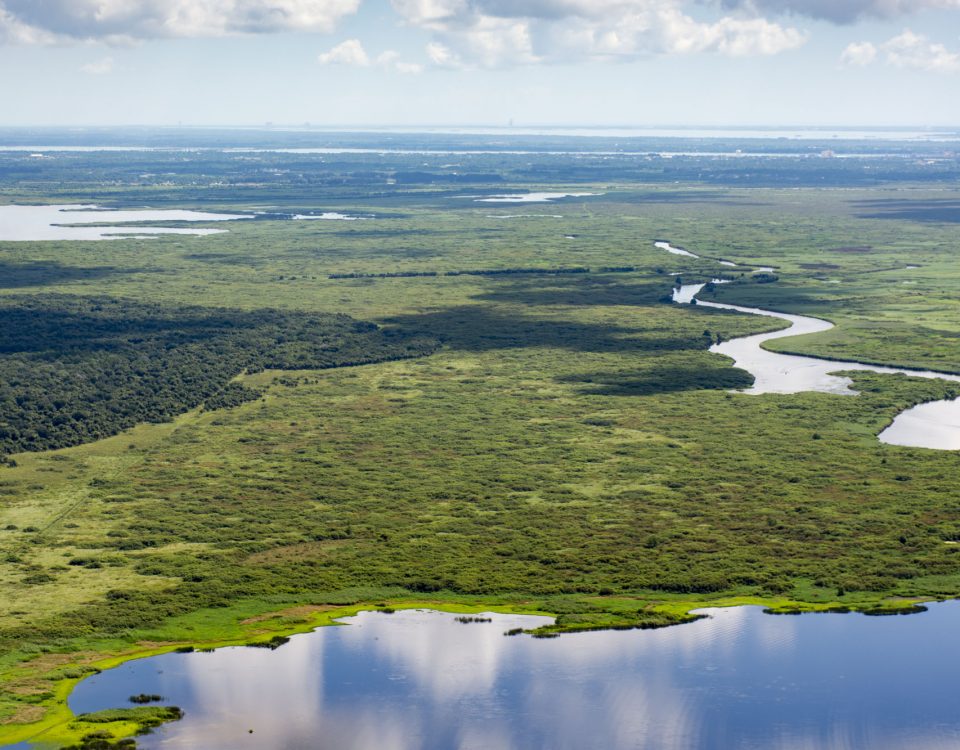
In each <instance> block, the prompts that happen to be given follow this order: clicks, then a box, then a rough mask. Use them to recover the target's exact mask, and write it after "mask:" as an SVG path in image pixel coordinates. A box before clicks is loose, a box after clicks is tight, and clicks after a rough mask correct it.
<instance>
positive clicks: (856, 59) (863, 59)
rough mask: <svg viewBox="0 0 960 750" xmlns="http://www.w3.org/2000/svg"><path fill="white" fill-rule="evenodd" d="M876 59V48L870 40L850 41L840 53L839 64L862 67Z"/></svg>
mask: <svg viewBox="0 0 960 750" xmlns="http://www.w3.org/2000/svg"><path fill="white" fill-rule="evenodd" d="M876 59H877V48H876V46H875V45H873V44H871V43H870V42H851V43H850V44H848V45H847V47H846V49H845V50H844V51H843V52H842V53H841V54H840V64H841V65H843V66H844V67H848V68H862V67H864V66H866V65H869V64H870V63H872V62H873V61H874V60H876Z"/></svg>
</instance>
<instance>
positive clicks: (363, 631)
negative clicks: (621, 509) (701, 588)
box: [70, 602, 960, 750]
mask: <svg viewBox="0 0 960 750" xmlns="http://www.w3.org/2000/svg"><path fill="white" fill-rule="evenodd" d="M706 612H707V614H709V615H710V617H709V619H705V620H701V621H699V622H696V623H693V624H690V625H683V626H679V627H674V628H668V629H665V630H658V631H615V632H609V631H608V632H593V633H581V634H572V635H564V636H562V637H561V638H557V639H548V640H543V639H534V638H530V637H529V636H517V637H505V636H504V635H503V632H504V631H505V630H507V629H509V628H511V627H519V626H521V625H522V626H525V627H533V626H536V625H537V624H539V623H541V622H543V621H544V620H543V619H542V618H528V617H518V616H507V615H488V616H489V617H490V618H491V619H492V620H493V621H492V622H490V623H474V624H466V625H465V624H460V623H458V622H457V621H456V620H455V618H454V616H453V615H448V614H441V613H436V612H424V611H414V612H398V613H396V614H393V615H388V614H383V613H373V612H367V613H361V614H359V615H357V616H356V617H353V618H349V620H348V622H349V623H350V625H349V626H346V627H335V628H322V629H320V630H318V631H316V632H314V633H310V634H305V635H300V636H295V637H293V638H292V639H291V641H290V643H288V644H287V645H285V646H283V647H281V648H280V649H278V650H277V651H264V650H260V649H252V648H232V649H223V650H220V651H216V652H213V653H193V654H169V655H166V656H162V657H156V658H152V659H145V660H142V661H138V662H132V663H129V664H127V665H124V666H122V667H120V668H117V669H115V670H111V671H108V672H104V673H103V674H101V675H97V676H95V677H92V678H90V679H88V680H86V681H84V682H83V683H81V684H80V685H79V686H78V688H77V689H76V691H75V692H74V694H73V696H71V699H70V705H71V707H72V708H73V709H74V711H78V712H80V711H91V710H97V709H101V708H107V707H113V706H122V705H124V704H125V702H126V698H127V696H128V695H130V694H132V693H139V692H147V693H160V694H162V695H165V696H166V697H167V699H168V700H169V702H171V703H175V704H177V705H180V706H182V707H183V708H185V709H186V711H187V715H186V718H184V719H183V721H181V722H179V723H177V724H172V725H168V726H167V727H164V728H163V729H162V730H160V731H158V732H157V733H156V734H154V735H152V736H150V737H147V738H144V739H143V740H142V745H143V746H144V747H147V748H151V747H163V748H176V747H190V748H196V747H203V748H207V749H209V750H215V749H217V748H224V749H226V748H231V749H233V748H237V747H250V748H258V749H259V748H284V749H289V750H296V749H299V748H337V749H338V750H339V749H341V748H348V749H349V748H388V749H390V748H395V749H396V750H415V749H421V750H433V749H440V748H443V749H447V748H457V749H458V750H459V749H463V750H466V749H468V748H478V749H479V748H484V749H485V750H489V749H491V748H493V749H496V748H504V749H507V748H524V749H527V748H551V749H553V748H557V749H563V748H571V749H573V748H576V749H577V750H582V749H583V748H604V749H605V750H606V749H610V748H631V749H634V748H658V749H659V750H669V749H670V748H711V749H712V748H724V749H726V748H764V749H766V748H784V749H785V750H787V749H790V750H792V749H793V748H879V749H880V750H884V749H886V748H903V747H923V748H938V747H957V746H960V745H958V743H960V712H958V710H957V709H958V708H960V697H958V696H960V692H958V691H957V688H958V687H960V673H958V670H957V668H956V667H957V665H958V664H960V641H958V639H956V638H955V637H954V634H955V632H956V628H957V626H958V625H960V604H958V603H956V602H949V603H944V604H936V605H931V609H930V612H928V613H924V614H921V615H914V616H910V617H882V618H880V617H864V616H861V615H838V614H831V615H807V616H803V617H772V616H769V615H764V614H762V613H761V611H760V610H759V609H758V608H755V607H744V608H733V609H722V610H707V611H706ZM250 729H252V730H253V734H250V733H249V730H250Z"/></svg>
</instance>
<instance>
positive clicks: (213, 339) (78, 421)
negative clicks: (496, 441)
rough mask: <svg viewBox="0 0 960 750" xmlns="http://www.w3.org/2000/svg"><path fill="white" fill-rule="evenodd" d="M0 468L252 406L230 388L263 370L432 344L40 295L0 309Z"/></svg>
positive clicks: (361, 360) (269, 316) (324, 317)
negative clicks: (203, 412)
mask: <svg viewBox="0 0 960 750" xmlns="http://www.w3.org/2000/svg"><path fill="white" fill-rule="evenodd" d="M0 321H2V325H0V456H4V455H9V454H11V453H17V452H20V451H38V450H49V449H52V448H62V447H66V446H69V445H77V444H80V443H84V442H88V441H91V440H97V439H100V438H103V437H107V436H109V435H113V434H115V433H117V432H119V431H121V430H123V429H126V428H128V427H131V426H132V425H134V424H136V423H138V422H145V421H146V422H161V421H165V420H168V419H170V418H172V417H173V416H175V415H176V414H180V413H182V412H184V411H187V410H189V409H192V408H194V407H196V406H199V405H201V404H205V405H206V406H207V407H208V408H221V407H225V406H233V405H236V404H239V403H242V402H243V401H245V400H248V399H250V398H255V397H256V396H257V393H256V391H253V390H251V389H249V388H245V387H243V386H241V385H239V384H237V383H231V381H232V380H233V378H235V377H236V376H237V375H239V374H241V373H243V372H256V371H259V370H263V369H267V368H277V369H301V368H309V369H319V368H330V367H344V366H348V365H360V364H368V363H372V362H383V361H386V360H393V359H401V358H405V357H412V356H419V355H422V354H425V353H428V352H430V351H432V350H433V349H434V348H435V342H434V341H433V340H431V339H429V338H426V337H422V336H421V337H411V336H408V335H405V334H403V333H401V332H398V331H394V330H382V329H380V328H378V327H377V326H375V325H373V324H372V323H365V322H360V321H357V320H355V319H353V318H351V317H349V316H347V315H333V314H321V313H313V314H306V313H298V314H292V313H285V312H279V311H276V310H258V311H256V312H242V311H236V310H229V309H211V308H200V307H178V308H176V309H171V308H166V307H163V306H162V305H158V304H149V303H141V302H133V301H130V300H124V299H108V298H99V297H96V298H91V297H73V296H68V295H44V296H42V297H41V296H24V297H11V298H9V299H6V300H4V301H3V302H2V303H0Z"/></svg>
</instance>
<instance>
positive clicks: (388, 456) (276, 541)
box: [0, 136, 960, 746]
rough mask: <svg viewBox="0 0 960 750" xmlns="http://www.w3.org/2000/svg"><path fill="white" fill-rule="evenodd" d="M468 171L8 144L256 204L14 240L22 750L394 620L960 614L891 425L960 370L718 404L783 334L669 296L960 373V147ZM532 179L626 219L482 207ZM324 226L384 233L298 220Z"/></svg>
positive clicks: (63, 740)
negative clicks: (208, 223)
mask: <svg viewBox="0 0 960 750" xmlns="http://www.w3.org/2000/svg"><path fill="white" fill-rule="evenodd" d="M244 137H246V136H244ZM8 142H9V141H8ZM771 148H772V146H771ZM923 148H928V147H927V146H923ZM598 150H599V149H598ZM635 150H641V149H640V146H639V145H638V147H637V149H635ZM926 156H930V154H926ZM451 158H452V157H451V155H450V154H441V155H436V156H431V155H429V154H426V155H425V154H415V155H410V154H399V153H397V154H385V155H384V154H367V153H361V154H335V155H330V154H324V155H311V154H273V153H266V152H263V153H256V154H251V153H229V152H225V151H214V150H211V151H209V152H206V151H205V152H197V153H191V154H190V155H189V156H184V154H183V153H180V152H102V153H58V154H56V156H55V158H51V159H42V160H38V159H30V158H29V155H28V154H26V153H24V152H16V151H2V149H0V202H6V203H34V204H37V203H57V202H67V201H69V202H77V203H83V202H96V203H99V204H103V205H110V206H111V207H117V208H122V207H128V206H144V205H149V206H150V207H153V208H164V207H174V206H175V207H179V208H186V209H203V210H218V211H235V212H239V213H243V212H248V211H251V210H254V209H258V210H259V209H263V208H264V207H267V208H268V209H269V212H268V213H267V214H266V215H264V216H261V217H260V218H258V219H257V220H255V221H238V222H230V223H229V224H230V226H229V231H228V232H226V233H221V234H216V235H211V236H206V237H184V236H180V235H165V236H158V237H155V238H152V239H149V240H145V239H136V238H124V239H116V240H112V241H110V242H69V241H60V240H58V241H50V242H9V243H4V242H3V241H2V237H0V319H2V320H3V326H2V327H0V453H4V454H9V461H8V463H9V465H7V466H5V467H3V468H0V559H2V560H3V564H2V567H0V592H2V595H0V601H2V602H3V603H4V606H3V609H2V611H0V646H2V648H0V652H2V656H0V680H2V684H3V686H4V690H3V691H2V697H0V722H2V723H0V742H3V741H8V740H9V741H16V740H21V739H27V738H33V737H37V736H38V733H42V734H40V735H39V737H40V738H41V739H44V740H46V741H49V742H51V743H54V744H55V743H60V744H61V745H67V744H71V743H72V744H78V745H80V744H81V743H82V741H83V740H82V737H83V736H84V734H90V733H92V732H96V731H107V732H108V733H110V737H122V736H125V735H127V734H130V733H132V728H131V727H133V725H134V724H136V721H137V720H135V719H134V718H130V716H132V715H129V716H128V715H124V716H123V717H119V716H117V717H112V718H111V719H110V720H109V721H107V723H104V724H101V727H99V728H93V729H91V728H90V727H89V726H88V724H89V721H88V720H87V719H85V718H84V719H81V720H78V719H76V718H75V717H73V716H72V715H71V714H70V713H69V711H68V710H67V709H66V707H65V704H64V699H65V697H66V693H67V692H68V690H69V687H70V686H71V685H72V684H73V683H75V682H76V681H77V680H78V679H80V678H82V677H83V676H85V675H87V674H90V673H92V672H93V671H94V670H95V669H99V668H102V667H104V666H108V665H110V664H112V663H116V662H117V661H118V660H122V659H124V658H129V657H130V656H131V655H134V654H144V653H158V652H163V651H169V650H173V649H175V648H188V647H190V646H197V647H209V646H212V645H216V644H223V643H236V644H247V643H262V644H263V645H265V646H267V647H268V648H269V647H275V646H274V645H273V644H276V645H279V644H280V642H281V640H280V639H281V638H282V637H284V636H286V635H289V634H290V633H292V632H296V631H298V630H304V629H309V628H310V627H313V626H315V625H318V624H324V623H326V622H329V620H330V618H332V617H333V616H335V615H337V614H343V613H346V612H349V611H354V610H356V609H359V608H375V607H376V606H377V605H379V606H380V608H381V609H383V610H386V609H391V608H397V609H399V608H402V607H405V606H409V605H411V604H421V605H422V604H426V603H429V604H431V605H432V606H435V607H440V608H449V609H452V610H456V611H458V612H461V613H462V615H463V616H464V617H466V618H469V617H472V616H475V615H477V614H478V613H479V612H482V611H486V610H489V609H496V610H498V611H506V612H510V611H514V612H532V613H550V614H553V615H555V616H556V622H555V623H554V624H553V625H549V626H545V627H543V628H542V629H541V631H540V633H541V634H550V633H555V632H559V631H563V630H575V629H584V630H585V629H593V628H599V627H616V628H630V627H656V626H662V625H669V624H673V623H677V622H683V621H686V620H689V619H691V618H693V617H694V615H690V614H689V612H690V610H691V609H695V608H696V607H697V606H701V605H703V604H704V603H708V602H712V603H736V602H740V603H745V602H755V603H763V604H765V605H767V606H769V607H770V608H772V609H774V610H778V611H787V610H803V609H817V608H820V609H824V608H837V607H843V608H848V609H861V610H868V611H870V612H876V613H880V612H885V611H895V610H900V609H902V608H904V607H905V606H907V607H909V606H911V605H910V602H914V601H917V600H922V599H929V598H946V597H953V596H957V595H960V555H958V552H960V545H958V544H957V542H958V541H960V495H958V494H957V492H956V489H955V473H956V454H954V453H952V452H948V451H931V450H923V449H912V448H903V447H898V446H891V445H884V444H882V443H880V442H879V441H878V440H877V437H876V436H877V434H878V433H879V432H880V431H882V430H883V429H884V428H885V427H886V426H887V425H888V424H889V423H890V422H891V420H892V419H893V418H894V417H895V416H896V415H897V414H898V413H900V412H901V411H903V410H904V409H905V408H907V407H909V406H912V405H914V404H917V403H921V402H925V401H931V400H935V399H940V398H945V397H946V396H947V395H948V394H950V393H952V392H953V389H955V384H952V383H949V382H947V381H942V380H922V379H919V378H911V377H908V376H904V375H882V374H876V373H866V372H853V373H850V376H851V377H852V378H853V381H854V387H855V388H856V390H858V391H859V392H860V394H861V395H860V396H858V397H855V398H854V397H849V396H841V395H835V394H828V393H798V394H789V395H778V394H768V395H763V396H751V395H745V394H740V393H735V392H731V390H732V389H740V388H744V387H747V386H749V385H750V384H751V382H752V380H751V376H750V375H749V374H748V373H746V372H744V371H743V370H739V369H736V368H734V367H732V366H731V362H730V360H729V359H727V358H724V357H722V356H719V355H716V354H713V353H711V352H710V351H709V349H710V347H711V345H713V344H714V343H715V342H716V341H718V340H722V341H727V340H729V339H731V338H734V337H737V336H744V335H748V334H752V333H760V332H763V331H770V330H774V329H776V328H778V327H781V326H782V325H783V322H782V321H778V320H775V319H763V318H758V317H756V316H747V315H740V314H737V313H733V312H730V311H725V310H717V309H708V308H707V307H706V306H703V305H700V306H679V305H670V304H665V303H664V302H663V300H664V298H666V299H667V300H669V299H670V296H671V290H672V289H673V287H674V284H675V280H676V277H674V276H671V275H669V274H670V273H676V272H679V273H681V274H682V279H683V282H684V283H697V282H708V281H709V280H710V279H713V278H722V279H724V280H727V281H729V282H730V283H727V284H723V285H719V284H714V285H710V286H709V287H707V288H705V289H704V291H703V292H702V294H701V296H702V298H703V299H706V300H715V301H722V302H729V303H736V304H742V305H750V306H758V307H764V308H769V309H776V310H783V311H786V312H792V313H799V314H805V315H810V316H814V317H820V318H825V319H829V320H830V321H831V322H833V323H835V327H834V328H833V329H831V330H829V331H825V332H822V333H818V334H815V335H811V336H807V337H800V338H797V337H787V338H781V339H776V340H775V341H771V342H770V343H769V346H770V348H772V349H776V350H778V351H789V352H795V353H801V354H809V355H815V356H821V357H828V358H833V359H838V360H846V361H868V362H876V363H881V364H888V365H896V366H900V367H911V368H924V369H934V370H939V371H943V372H953V373H960V346H958V340H960V323H958V321H960V314H958V313H960V309H958V305H960V302H958V300H960V274H958V273H957V271H956V254H957V252H958V248H960V243H958V240H960V234H958V232H960V229H958V224H957V222H956V220H955V217H954V216H953V213H951V212H952V211H954V209H955V204H956V203H957V201H958V198H957V194H956V193H955V188H954V187H953V186H952V185H953V181H955V179H956V176H957V171H958V170H960V162H958V161H957V159H956V158H953V159H950V158H946V157H943V158H937V159H930V160H917V159H911V158H905V157H903V156H896V157H891V158H890V159H886V160H884V159H876V158H871V159H870V160H869V163H870V165H871V166H870V169H867V168H866V166H865V162H866V160H863V161H858V160H857V159H853V158H851V159H843V160H830V159H819V158H816V157H809V158H804V159H789V160H788V161H786V162H784V161H782V160H777V164H776V168H775V169H774V168H773V167H772V166H771V167H770V168H769V171H768V167H767V165H768V164H769V163H770V161H771V160H770V158H768V157H764V158H763V159H761V158H760V157H758V158H757V160H749V159H737V160H719V159H716V158H714V157H695V156H690V157H684V158H683V159H681V160H679V161H675V160H669V161H670V163H669V164H663V163H661V162H662V161H666V160H660V161H657V160H656V159H646V157H641V156H634V155H624V156H622V157H610V156H605V157H603V158H602V159H601V158H600V157H596V159H594V157H589V156H586V157H583V158H576V159H573V158H571V157H570V156H568V155H563V154H547V153H542V154H536V155H535V156H534V157H531V156H530V155H528V154H524V155H520V156H518V155H511V154H509V153H495V154H489V153H466V154H457V155H456V157H455V158H456V161H457V162H458V166H456V168H455V169H454V168H451V167H450V166H446V165H449V164H450V163H451ZM926 161H930V163H926ZM839 162H842V164H841V163H839ZM694 167H697V168H698V169H699V171H696V170H695V169H694ZM685 170H688V171H685ZM774 173H775V174H776V175H778V176H777V177H776V179H773V178H772V177H770V175H773V174H774ZM151 175H152V176H151ZM697 175H700V177H701V179H699V180H697V179H696V177H697ZM677 180H681V181H682V182H680V183H679V184H678V183H677V182H676V181H677ZM491 182H495V183H496V185H495V186H491V185H490V183H491ZM451 183H456V184H454V185H451ZM784 185H789V186H790V187H789V189H787V188H785V187H783V186H784ZM524 192H563V193H571V194H577V193H602V195H579V196H574V197H568V198H563V199H559V200H555V201H552V202H551V203H549V204H543V205H538V204H530V205H525V206H524V207H523V210H524V218H523V220H516V221H509V222H506V221H500V220H498V218H496V217H497V216H500V215H507V213H508V212H509V211H511V210H512V208H511V207H510V206H506V205H504V206H498V205H497V204H491V203H476V202H475V201H474V198H473V197H470V196H477V195H485V194H486V195H504V194H516V193H524ZM465 196H466V197H465ZM513 208H514V209H515V207H513ZM325 211H331V212H340V213H344V214H348V215H357V216H359V215H362V216H365V217H370V218H368V219H366V220H364V221H362V222H359V221H358V222H339V221H329V222H327V221H292V220H290V219H289V218H286V217H288V216H291V215H296V214H300V213H304V214H306V213H314V214H320V213H323V212H325ZM498 212H502V213H498ZM568 236H575V237H576V242H571V241H570V240H569V239H567V237H568ZM659 238H670V239H671V241H672V242H674V243H676V246H680V247H683V248H687V249H688V250H689V251H691V252H693V253H695V254H696V255H697V256H699V257H690V256H676V255H671V254H669V253H666V252H664V251H663V250H661V249H658V248H656V247H655V246H654V242H655V241H656V240H658V239H659ZM721 258H722V259H724V261H725V262H723V263H721V262H720V261H719V260H714V259H721ZM731 262H735V263H736V264H737V267H731V266H730V265H729V263H731ZM760 266H762V267H766V268H775V269H776V273H775V275H774V274H770V273H767V274H757V275H752V274H750V273H749V269H750V268H755V267H760ZM908 266H910V267H911V268H909V269H907V267H908ZM905 280H909V281H914V282H916V283H914V284H909V285H907V284H904V283H903V282H904V281H905ZM345 365H355V366H350V367H345ZM357 365H358V366H357ZM121 431H123V432H122V433H121V434H117V433H118V432H121ZM67 446H72V447H67ZM54 449H55V450H54ZM156 708H158V707H150V706H142V707H136V708H127V709H125V710H126V711H127V712H129V711H145V710H146V711H149V710H154V709H156ZM101 739H104V738H101ZM104 741H110V742H113V741H114V740H112V739H110V740H106V739H104ZM81 746H82V745H81Z"/></svg>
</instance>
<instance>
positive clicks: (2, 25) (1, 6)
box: [0, 0, 361, 44]
mask: <svg viewBox="0 0 960 750" xmlns="http://www.w3.org/2000/svg"><path fill="white" fill-rule="evenodd" d="M360 2H361V0H0V41H8V42H18V43H26V44H29V43H51V42H57V41H71V40H100V41H107V42H125V41H132V40H140V39H156V38H169V37H215V36H226V35H232V34H257V33H272V32H281V31H319V32H329V31H331V30H333V28H334V27H335V26H336V24H337V22H338V21H339V20H340V19H341V18H343V17H344V16H347V15H350V14H352V13H355V12H356V11H357V9H358V8H359V6H360Z"/></svg>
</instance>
